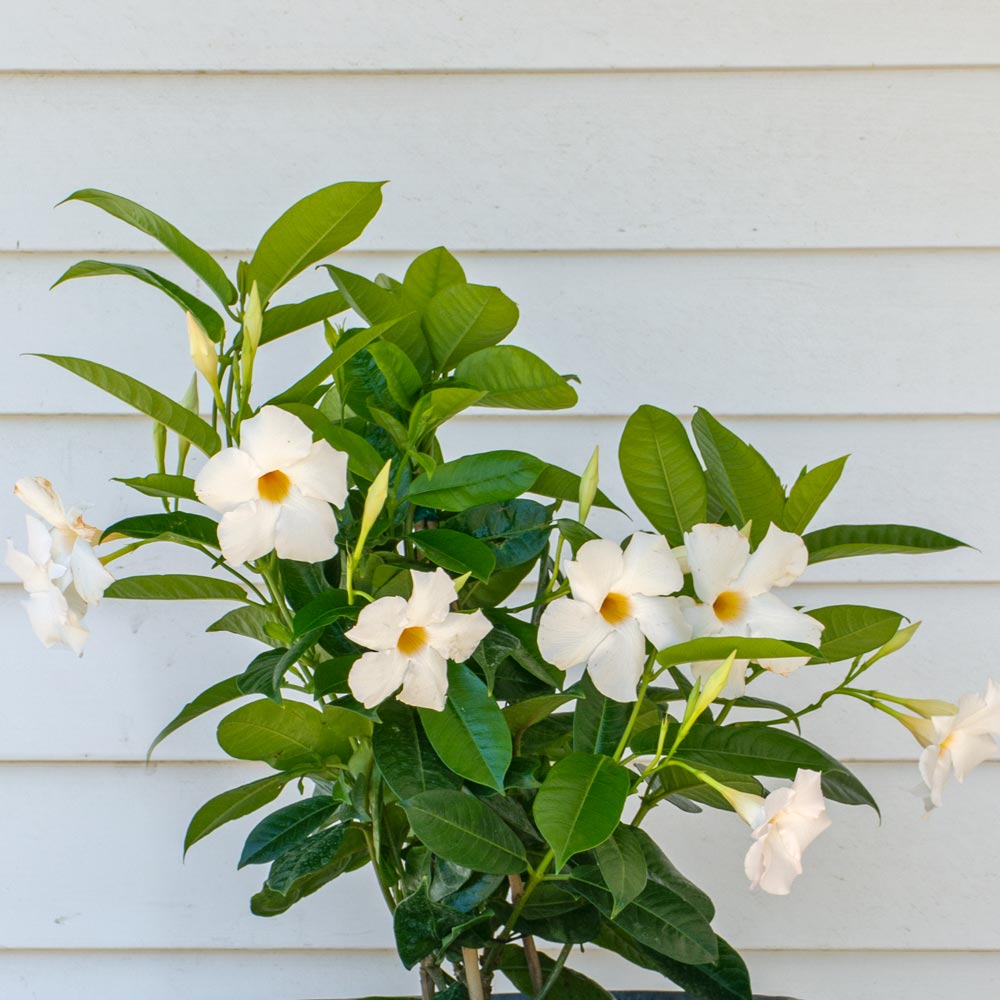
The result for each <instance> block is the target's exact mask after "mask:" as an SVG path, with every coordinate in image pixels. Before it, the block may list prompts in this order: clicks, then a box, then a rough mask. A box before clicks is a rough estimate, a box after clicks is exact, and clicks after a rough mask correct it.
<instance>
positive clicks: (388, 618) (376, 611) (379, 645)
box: [344, 597, 406, 683]
mask: <svg viewBox="0 0 1000 1000" xmlns="http://www.w3.org/2000/svg"><path fill="white" fill-rule="evenodd" d="M404 628H406V598H405V597H380V598H379V599H378V600H377V601H373V602H372V603H371V604H369V605H367V606H366V607H364V608H362V609H361V614H359V615H358V623H357V625H355V626H354V627H353V628H351V629H348V631H347V632H345V633H344V634H345V635H346V636H347V638H348V639H350V640H351V642H356V643H357V644H358V645H359V646H367V647H368V648H369V649H379V650H385V649H395V648H396V643H397V642H399V636H400V633H401V632H402V631H403V629H404ZM400 683H402V682H400Z"/></svg>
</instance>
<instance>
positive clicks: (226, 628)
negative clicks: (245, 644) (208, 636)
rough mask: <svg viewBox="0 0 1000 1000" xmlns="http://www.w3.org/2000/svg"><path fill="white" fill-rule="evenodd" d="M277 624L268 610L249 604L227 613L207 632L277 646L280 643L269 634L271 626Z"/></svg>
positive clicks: (207, 629) (213, 623) (209, 627)
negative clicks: (241, 637) (227, 634)
mask: <svg viewBox="0 0 1000 1000" xmlns="http://www.w3.org/2000/svg"><path fill="white" fill-rule="evenodd" d="M275 624H277V619H275V617H274V615H273V614H272V613H271V612H270V611H269V610H268V609H267V608H263V607H261V606H260V605H259V604H247V605H245V606H243V607H240V608H233V610H232V611H227V612H226V613H225V614H224V615H223V616H222V617H221V618H220V619H219V620H218V621H214V622H212V624H211V625H209V626H208V628H206V629H205V631H206V632H232V633H233V634H234V635H244V636H246V637H247V638H248V639H256V640H257V641H258V642H262V643H264V645H265V646H276V645H278V643H277V642H276V641H275V640H274V639H273V638H272V637H271V635H270V633H269V632H268V628H267V627H268V626H269V625H275Z"/></svg>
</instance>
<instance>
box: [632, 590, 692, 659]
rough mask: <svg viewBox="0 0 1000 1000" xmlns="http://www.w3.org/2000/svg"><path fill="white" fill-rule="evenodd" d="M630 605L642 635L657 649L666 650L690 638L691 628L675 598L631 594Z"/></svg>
mask: <svg viewBox="0 0 1000 1000" xmlns="http://www.w3.org/2000/svg"><path fill="white" fill-rule="evenodd" d="M631 605H632V615H633V617H634V618H635V620H636V621H637V622H638V623H639V628H640V629H642V633H643V635H645V637H646V638H647V639H648V640H649V641H650V642H651V643H652V644H653V645H654V646H655V647H656V648H657V649H666V648H667V647H668V646H675V645H677V643H679V642H687V641H688V639H690V638H691V626H690V625H689V624H688V622H687V619H686V618H685V617H684V611H683V608H682V605H681V604H680V602H679V601H678V600H677V599H676V598H674V597H647V596H646V595H645V594H633V595H632V600H631Z"/></svg>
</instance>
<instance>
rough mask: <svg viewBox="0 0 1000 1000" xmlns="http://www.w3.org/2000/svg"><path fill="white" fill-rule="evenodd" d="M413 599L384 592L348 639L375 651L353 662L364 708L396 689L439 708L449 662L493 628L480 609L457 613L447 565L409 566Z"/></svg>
mask: <svg viewBox="0 0 1000 1000" xmlns="http://www.w3.org/2000/svg"><path fill="white" fill-rule="evenodd" d="M410 576H411V577H412V579H413V592H412V594H411V595H410V599H409V600H406V599H405V598H403V597H380V598H379V599H378V600H377V601H373V602H372V603H371V604H369V605H368V606H367V607H365V608H363V609H362V610H361V614H360V615H358V623H357V625H355V626H354V628H352V629H350V631H348V632H347V633H346V635H347V638H348V639H350V640H351V641H352V642H356V643H357V644H358V645H359V646H367V647H368V648H369V649H370V650H373V652H370V653H365V654H364V655H363V656H361V658H360V659H358V660H357V662H356V663H355V664H354V666H353V667H351V673H350V677H349V678H348V683H349V684H350V688H351V693H352V694H353V695H354V697H355V698H357V699H358V701H360V702H361V703H362V704H363V705H364V706H365V708H374V707H375V706H376V705H379V704H381V703H382V702H383V701H385V699H386V698H388V697H389V695H391V694H392V693H393V692H394V691H395V690H396V689H397V688H399V687H400V685H402V690H401V691H400V692H399V694H398V695H397V696H396V697H397V699H398V700H399V701H402V702H405V703H406V704H407V705H414V706H416V707H418V708H430V709H433V710H434V711H435V712H440V711H441V710H442V709H443V708H444V705H445V697H446V695H447V693H448V661H449V660H455V661H457V662H462V661H463V660H467V659H468V658H469V657H470V656H471V655H472V654H473V652H474V651H475V649H476V647H477V646H478V645H479V643H480V642H482V641H483V639H484V638H485V637H486V635H487V633H488V632H489V631H490V630H491V629H492V628H493V626H492V625H491V624H490V622H489V620H488V619H487V618H486V616H485V615H484V614H483V613H482V611H473V612H472V613H471V614H459V613H456V612H453V611H452V610H451V605H452V603H453V602H454V601H456V600H458V594H457V593H456V591H455V584H454V582H453V581H452V580H451V578H450V577H449V576H448V574H447V573H446V572H445V571H444V570H443V569H436V570H434V572H433V573H421V572H418V571H417V570H410Z"/></svg>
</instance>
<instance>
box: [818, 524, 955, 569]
mask: <svg viewBox="0 0 1000 1000" xmlns="http://www.w3.org/2000/svg"><path fill="white" fill-rule="evenodd" d="M802 540H803V541H804V542H805V543H806V547H807V548H808V549H809V562H810V564H812V563H820V562H827V561H828V560H830V559H847V558H849V557H852V556H880V555H922V554H923V553H926V552H945V551H947V550H948V549H959V548H967V547H968V546H967V545H966V543H965V542H960V541H959V540H958V539H957V538H949V537H948V536H947V535H942V534H940V533H939V532H937V531H931V530H930V529H929V528H916V527H913V526H912V525H908V524H838V525H836V526H835V527H832V528H821V529H820V530H819V531H810V532H809V533H808V534H807V535H803V537H802Z"/></svg>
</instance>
